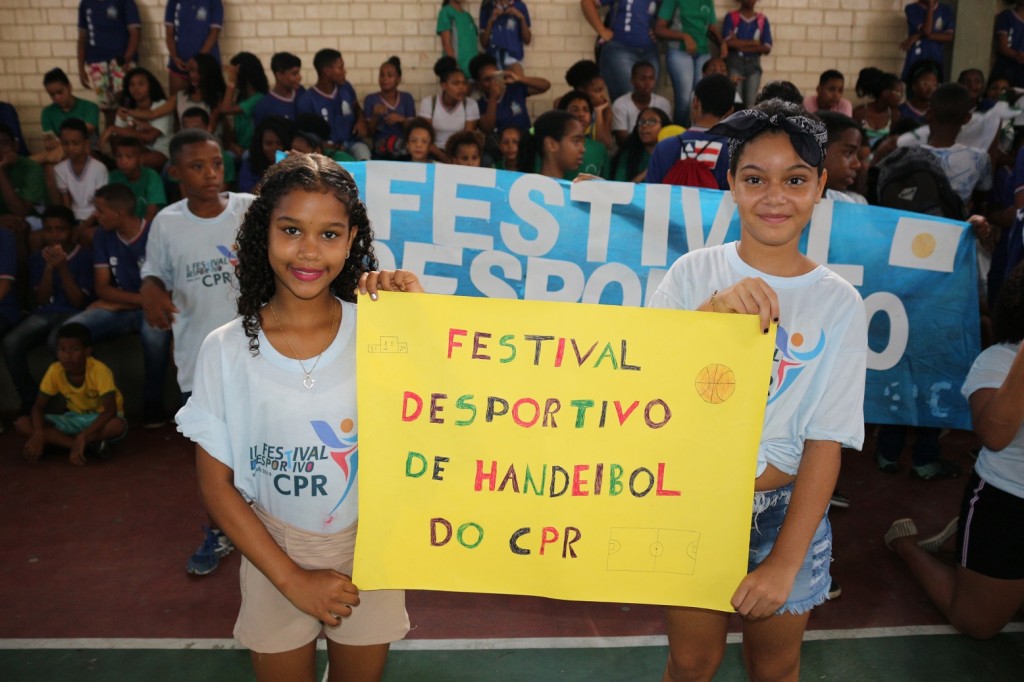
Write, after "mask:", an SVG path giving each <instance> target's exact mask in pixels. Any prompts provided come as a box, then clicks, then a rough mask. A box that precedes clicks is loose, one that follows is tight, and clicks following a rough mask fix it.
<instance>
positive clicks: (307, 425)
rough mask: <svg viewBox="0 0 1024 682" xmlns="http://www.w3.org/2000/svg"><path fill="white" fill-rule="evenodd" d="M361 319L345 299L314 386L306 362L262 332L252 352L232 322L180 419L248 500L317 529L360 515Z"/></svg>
mask: <svg viewBox="0 0 1024 682" xmlns="http://www.w3.org/2000/svg"><path fill="white" fill-rule="evenodd" d="M355 318H356V306H355V305H354V304H352V303H344V302H343V303H342V313H341V326H340V327H339V329H338V334H337V336H336V337H335V338H334V341H333V342H332V343H331V345H330V346H328V348H327V350H325V351H324V353H323V355H322V356H321V357H320V361H319V362H318V363H317V365H316V369H315V370H313V375H312V376H313V378H314V379H315V380H316V383H315V384H314V385H313V387H312V388H310V389H307V388H306V387H305V386H303V385H302V379H303V376H304V373H303V370H302V367H301V365H300V364H299V361H298V360H294V359H292V358H286V357H284V356H283V355H281V354H280V353H279V352H277V350H275V349H274V347H273V346H271V345H270V343H269V342H268V341H267V339H266V337H265V336H264V335H263V333H262V331H261V332H260V335H259V342H260V352H259V355H256V356H253V355H252V354H250V353H249V338H248V337H247V336H246V335H245V332H244V331H243V329H242V321H241V319H235V320H232V321H231V322H229V323H228V324H226V325H224V326H223V327H220V328H219V329H216V330H214V332H213V333H212V334H210V335H209V336H208V337H206V341H204V342H203V347H202V348H201V349H200V351H199V360H198V363H197V372H196V382H195V385H194V387H193V391H192V397H191V398H189V401H188V403H187V404H186V405H185V407H183V408H181V410H180V411H179V412H178V414H177V417H176V419H177V422H178V430H179V431H181V433H183V434H184V435H185V436H186V437H188V438H190V439H191V440H193V441H195V442H196V443H198V444H199V445H201V446H202V447H203V448H204V449H205V450H206V451H207V452H209V453H210V455H212V456H213V457H214V458H216V459H217V460H218V461H220V462H223V463H224V464H225V465H226V466H228V467H230V468H231V469H232V470H233V471H234V482H235V487H236V488H238V490H239V492H241V493H242V496H243V497H244V498H245V499H246V500H247V501H255V502H257V503H259V505H260V506H261V507H263V508H264V509H266V510H267V511H268V512H270V514H271V515H272V516H274V518H277V519H279V520H281V521H284V522H285V523H290V524H291V525H293V526H297V527H299V528H302V529H304V530H308V531H312V532H314V533H326V534H329V533H334V532H339V531H342V530H344V529H345V528H346V527H348V526H350V525H352V524H353V523H354V522H355V521H356V519H357V518H358V508H359V507H358V486H357V485H356V480H357V477H356V476H357V470H358V454H359V449H358V432H359V431H358V420H357V416H356V362H355V357H356V355H355V328H356V319H355ZM304 362H305V365H306V367H307V368H311V367H312V364H313V363H314V362H316V361H315V360H314V359H313V358H310V359H308V360H305V361H304Z"/></svg>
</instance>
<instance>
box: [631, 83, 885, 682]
mask: <svg viewBox="0 0 1024 682" xmlns="http://www.w3.org/2000/svg"><path fill="white" fill-rule="evenodd" d="M708 132H709V133H710V134H712V135H721V136H723V137H729V138H730V139H731V141H730V147H729V153H730V169H729V175H728V178H729V187H730V190H731V192H732V196H733V199H734V200H735V202H736V208H737V211H738V212H739V216H740V226H741V236H740V240H739V241H738V242H734V243H732V244H725V245H722V246H709V247H705V248H699V249H695V250H693V251H690V252H689V253H687V254H685V255H683V256H682V257H681V258H680V259H679V260H677V261H676V262H675V263H674V264H673V265H672V267H671V268H670V270H669V272H668V274H667V275H666V276H665V279H664V280H663V281H662V283H661V285H660V286H659V287H658V290H657V292H656V293H655V294H654V297H653V298H652V301H651V305H652V306H653V307H661V308H682V309H687V310H700V311H705V312H717V313H740V314H747V315H751V316H755V317H751V318H750V324H751V326H753V325H755V324H756V325H757V327H756V329H757V331H758V332H761V333H764V334H768V333H769V332H774V333H775V360H774V363H773V367H772V375H771V377H770V378H769V382H768V400H767V407H766V409H765V417H764V426H763V429H762V434H761V442H760V445H759V448H758V453H757V469H756V478H755V480H754V486H753V487H754V491H755V493H754V505H753V513H752V517H751V528H750V556H749V559H748V565H747V571H748V573H747V575H746V577H744V578H743V580H742V581H741V582H740V584H739V585H738V586H737V588H736V591H735V593H734V594H733V597H732V606H733V608H735V609H736V610H737V611H738V612H739V614H740V615H741V616H742V617H743V657H744V662H745V663H746V665H747V667H748V670H747V674H748V676H749V677H750V678H751V679H792V680H796V679H798V678H799V672H800V645H801V641H802V639H803V633H804V629H805V628H806V626H807V620H808V618H809V617H810V612H811V609H812V608H813V607H814V606H816V605H818V604H821V603H822V602H824V601H825V599H826V597H827V594H828V588H829V584H830V580H829V574H828V565H829V562H830V557H831V548H832V533H831V528H830V526H829V523H828V517H827V516H826V515H825V512H826V510H827V509H828V505H829V499H830V498H831V496H832V491H833V489H834V487H835V483H836V478H837V477H838V475H839V457H840V450H841V448H842V447H843V446H844V445H845V446H847V447H853V448H860V447H861V444H862V442H863V439H864V417H863V402H864V378H865V371H866V369H865V363H866V352H867V325H866V320H865V313H864V304H863V301H861V298H860V295H859V294H858V293H857V291H856V290H855V289H854V288H853V287H852V286H851V285H850V284H849V283H848V282H846V281H844V280H842V279H841V278H840V277H838V276H837V275H836V274H835V273H833V272H831V271H830V270H828V268H826V267H824V266H822V265H818V264H816V263H814V262H812V261H811V260H810V259H808V258H807V257H806V256H804V255H803V254H802V253H801V252H800V249H799V243H800V235H801V234H802V233H803V231H804V229H805V228H806V227H807V225H808V223H809V222H810V219H811V214H812V212H813V211H814V207H815V205H816V204H817V203H818V201H819V200H820V199H821V195H822V192H823V191H824V189H825V185H826V184H827V176H826V173H825V172H824V161H825V144H826V142H827V139H828V137H827V134H826V130H825V126H824V124H822V123H821V121H819V120H818V119H817V118H816V117H814V116H813V115H810V114H808V113H807V112H806V111H804V110H803V109H802V108H800V107H798V106H796V105H792V104H789V103H787V102H783V101H781V100H777V99H773V100H768V101H767V102H764V103H762V104H760V105H758V106H757V107H755V108H753V109H748V110H744V111H741V112H739V113H737V114H734V115H733V116H730V117H729V118H727V119H725V120H724V121H722V122H721V123H719V124H718V125H716V126H715V127H713V128H711V129H710V130H709V131H708ZM772 323H775V324H777V325H778V327H777V328H773V327H772ZM666 622H667V626H668V640H669V661H668V664H667V667H666V671H665V679H666V680H683V679H686V680H690V679H711V678H712V677H713V676H714V674H715V671H716V670H717V669H718V666H719V665H720V663H721V661H722V657H723V656H724V654H725V641H726V634H727V629H728V625H729V614H728V613H722V612H716V611H708V610H702V609H694V608H682V607H670V608H666Z"/></svg>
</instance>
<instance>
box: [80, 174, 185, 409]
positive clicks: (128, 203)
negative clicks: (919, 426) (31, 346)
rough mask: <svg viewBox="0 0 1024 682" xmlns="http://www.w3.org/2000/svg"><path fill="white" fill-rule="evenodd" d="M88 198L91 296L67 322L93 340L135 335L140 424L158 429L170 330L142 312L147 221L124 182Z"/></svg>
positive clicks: (109, 186)
mask: <svg viewBox="0 0 1024 682" xmlns="http://www.w3.org/2000/svg"><path fill="white" fill-rule="evenodd" d="M146 170H148V169H146ZM94 202H95V206H96V222H97V223H98V224H99V226H100V228H101V229H100V230H98V231H97V232H96V236H95V237H94V238H93V254H94V256H93V264H94V267H95V278H96V297H97V300H96V301H95V302H94V303H93V304H92V305H90V306H89V309H88V310H86V311H85V312H83V313H80V314H78V315H75V316H74V317H73V318H71V319H70V320H68V322H69V323H70V322H76V323H78V324H82V325H85V327H87V328H88V329H89V333H90V334H91V335H92V338H93V340H94V341H102V340H104V339H109V338H113V337H116V336H123V335H124V334H132V333H136V332H137V333H138V334H139V337H140V338H141V340H142V358H143V363H144V368H145V379H144V384H143V392H142V395H143V409H142V426H143V428H146V429H155V428H159V427H161V426H163V425H164V424H166V423H167V416H166V414H164V407H163V395H164V380H165V377H166V376H167V362H168V353H169V352H170V350H171V333H170V332H169V331H166V330H161V329H154V328H153V327H152V326H150V325H149V323H148V322H146V318H145V316H144V315H143V313H142V296H141V295H140V294H139V287H140V286H141V284H142V277H141V276H140V268H141V267H142V263H144V262H145V261H146V244H147V242H148V241H149V221H148V220H145V219H142V218H139V217H138V216H137V215H136V213H135V208H136V206H137V201H136V199H135V195H134V194H132V191H131V189H129V187H128V186H127V185H122V184H120V183H112V184H109V185H106V186H105V187H101V188H100V189H99V190H98V191H97V192H96V198H95V200H94Z"/></svg>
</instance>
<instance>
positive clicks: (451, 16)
mask: <svg viewBox="0 0 1024 682" xmlns="http://www.w3.org/2000/svg"><path fill="white" fill-rule="evenodd" d="M443 31H451V32H452V48H453V49H454V50H455V61H457V62H458V63H459V68H460V69H462V71H463V73H465V74H466V78H469V60H471V59H472V58H473V57H475V56H477V54H479V53H480V39H479V38H478V37H477V29H476V22H475V21H473V15H472V14H470V13H469V12H464V11H463V12H460V11H459V10H457V9H455V8H454V7H452V6H451V5H445V6H444V7H442V8H441V13H440V14H438V15H437V33H438V34H440V33H441V32H443Z"/></svg>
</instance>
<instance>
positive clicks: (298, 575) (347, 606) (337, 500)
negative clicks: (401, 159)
mask: <svg viewBox="0 0 1024 682" xmlns="http://www.w3.org/2000/svg"><path fill="white" fill-rule="evenodd" d="M372 240H373V233H372V231H371V229H370V225H369V221H368V219H367V216H366V207H365V206H364V205H363V203H362V202H361V201H360V200H359V198H358V190H357V188H356V185H355V182H354V181H353V180H352V177H351V176H350V175H349V174H348V173H347V172H346V171H345V170H343V169H342V168H341V166H340V165H338V164H337V163H335V162H334V161H331V160H329V159H327V158H326V157H323V156H320V155H317V154H309V155H306V154H296V155H292V156H289V157H288V158H287V159H285V160H284V161H282V162H281V163H279V164H277V165H275V166H273V167H272V168H271V169H270V170H269V171H268V172H267V174H266V177H265V179H264V182H263V185H262V190H261V193H260V195H259V196H258V197H257V198H256V200H255V201H254V202H253V204H252V206H251V208H250V209H249V211H248V212H247V213H246V216H245V220H244V221H243V223H242V226H241V228H240V229H239V232H238V237H237V248H238V267H237V270H236V277H237V279H238V286H239V291H240V294H239V299H238V312H239V318H236V319H235V320H234V321H232V322H230V323H228V324H227V325H225V326H223V327H221V328H220V329H217V330H215V331H214V332H213V333H211V334H210V335H209V336H208V337H207V339H206V341H205V342H204V343H203V347H202V349H201V350H200V353H199V360H198V363H197V367H196V378H195V382H194V384H193V392H192V396H191V398H190V399H189V402H188V403H187V404H186V405H185V407H184V408H182V410H181V411H180V412H179V413H178V415H177V421H178V425H179V426H178V428H179V430H180V431H181V432H182V433H184V434H185V435H186V436H187V437H189V438H190V439H192V440H193V441H195V443H196V464H197V470H198V475H199V490H200V494H201V496H202V498H203V501H204V503H205V504H206V508H207V510H208V511H209V512H210V515H211V516H212V517H213V519H214V520H215V521H216V522H217V523H218V524H219V526H220V527H221V528H222V529H223V531H224V532H225V533H226V534H227V535H228V536H229V537H230V538H231V539H232V541H233V542H234V544H235V546H236V547H237V548H238V549H240V550H241V551H242V554H243V555H244V559H243V561H242V566H241V575H240V586H241V590H242V607H241V611H240V612H239V616H238V621H237V622H236V625H235V637H236V638H237V639H238V640H239V642H241V643H242V644H243V645H244V646H246V647H248V648H249V649H250V650H251V651H252V661H253V667H254V668H255V672H256V677H257V679H259V680H270V679H285V680H297V679H313V677H314V670H315V656H316V639H317V637H318V636H319V634H320V633H321V631H325V633H326V636H327V649H328V657H329V660H330V679H332V680H341V679H367V680H369V679H379V678H380V676H381V675H382V674H383V669H384V663H385V661H386V658H387V652H388V647H389V644H390V642H392V641H395V640H398V639H401V638H402V637H404V636H405V633H406V631H407V630H408V628H409V620H408V616H407V615H406V613H405V605H404V593H403V592H401V591H396V590H380V591H374V592H368V593H360V592H359V590H358V589H357V587H356V586H355V585H353V584H352V581H351V579H350V577H349V576H350V575H351V572H352V554H353V550H354V548H355V535H356V521H357V512H358V503H357V496H358V486H357V484H356V478H357V469H358V418H357V415H356V402H355V386H356V384H355V315H356V306H355V304H354V302H355V300H354V299H355V293H354V292H355V290H356V288H357V287H359V289H360V290H361V291H363V293H367V292H368V293H370V296H371V298H375V297H376V292H377V291H378V290H387V291H422V288H421V287H420V284H419V281H418V280H417V279H416V277H415V275H413V274H412V273H409V272H406V271H403V270H397V271H394V272H387V271H385V272H375V271H373V270H374V268H376V266H377V260H376V257H375V256H374V253H373V248H372V246H371V243H372Z"/></svg>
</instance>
